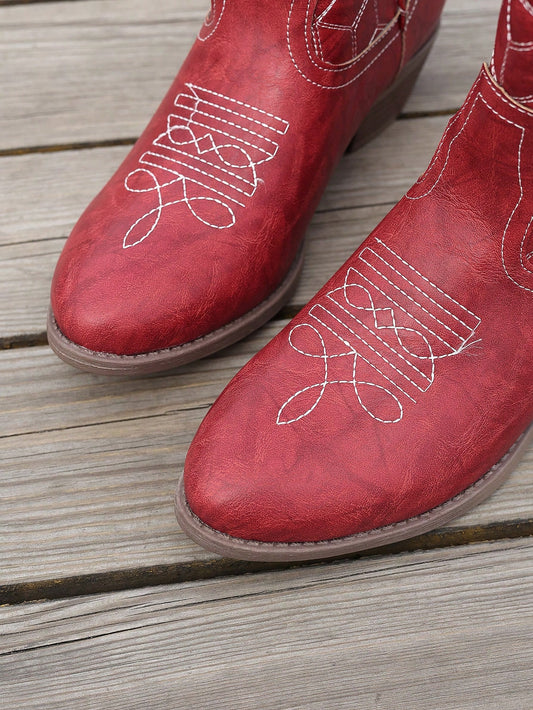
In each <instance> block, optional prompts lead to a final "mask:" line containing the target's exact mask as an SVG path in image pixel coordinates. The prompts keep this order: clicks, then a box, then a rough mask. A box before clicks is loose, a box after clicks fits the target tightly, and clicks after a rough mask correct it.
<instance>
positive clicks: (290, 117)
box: [51, 0, 444, 355]
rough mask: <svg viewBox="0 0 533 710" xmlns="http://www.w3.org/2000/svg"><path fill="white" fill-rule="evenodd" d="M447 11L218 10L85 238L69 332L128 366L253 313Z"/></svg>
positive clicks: (100, 202)
mask: <svg viewBox="0 0 533 710" xmlns="http://www.w3.org/2000/svg"><path fill="white" fill-rule="evenodd" d="M443 2H444V0H434V1H431V2H430V1H429V0H423V1H422V0H421V1H420V2H418V0H413V1H412V2H410V3H408V5H407V9H406V10H405V11H404V10H402V7H401V5H402V4H401V3H400V4H399V3H398V2H397V1H396V0H373V1H372V2H368V0H364V1H361V0H337V1H336V2H333V3H331V2H329V0H328V1H327V2H326V0H319V1H318V2H317V1H316V0H279V1H277V2H274V3H272V2H260V1H259V0H257V1H255V0H254V1H251V0H214V2H213V6H212V9H211V12H210V13H209V15H208V17H207V19H206V21H205V23H204V25H203V27H202V28H201V30H200V33H199V35H198V39H197V41H196V42H195V43H194V45H193V47H192V49H191V51H190V54H189V55H188V57H187V59H186V60H185V62H184V64H183V67H182V68H181V70H180V72H179V74H178V75H177V77H176V79H175V81H174V82H173V84H172V86H171V87H170V89H169V91H168V93H167V95H166V97H165V98H164V99H163V102H162V103H161V105H160V107H159V108H158V110H157V112H156V113H155V115H154V117H153V118H152V120H151V121H150V123H149V124H148V126H147V128H146V130H145V131H144V132H143V134H142V135H141V137H140V138H139V140H138V141H137V143H136V144H135V146H134V148H133V149H132V151H131V152H130V154H129V155H128V156H127V158H126V159H125V161H124V162H123V163H122V165H121V166H120V167H119V168H118V170H117V172H116V173H115V174H114V175H113V177H112V178H111V179H110V180H109V182H108V183H107V185H106V186H105V187H104V188H103V190H102V191H101V192H100V193H99V194H98V195H97V196H96V197H95V199H94V200H93V201H92V202H91V204H90V205H89V206H88V208H87V209H86V210H85V212H84V213H83V215H82V216H81V218H80V220H79V222H78V223H77V224H76V226H75V228H74V230H73V232H72V234H71V235H70V237H69V239H68V241H67V243H66V245H65V247H64V250H63V252H62V254H61V257H60V259H59V262H58V265H57V268H56V272H55V275H54V279H53V285H52V294H51V304H52V310H53V314H54V316H55V320H56V322H57V325H58V326H59V328H60V330H61V332H62V334H63V335H64V336H66V338H68V339H69V340H70V341H72V342H73V343H75V344H78V345H82V346H84V347H86V348H88V349H90V350H92V351H97V352H103V353H115V354H119V355H134V354H137V353H147V352H152V351H157V350H160V349H163V348H168V347H171V346H176V345H180V344H183V343H189V342H190V341H193V340H195V339H197V338H199V337H201V336H203V335H205V334H207V333H210V332H212V331H214V330H216V329H218V328H220V327H222V326H224V325H225V324H227V323H230V322H231V321H233V320H235V319H236V318H238V317H239V316H241V315H242V314H244V313H247V312H249V311H250V310H251V309H253V308H254V307H255V306H257V305H258V304H259V303H261V302H262V301H263V300H264V299H265V298H267V297H268V296H269V294H271V293H272V292H273V291H274V290H275V289H276V287H277V286H278V285H279V284H280V283H281V282H282V280H283V278H284V277H285V275H286V274H287V273H288V271H289V268H290V266H291V264H292V263H293V262H294V260H295V257H296V255H297V253H298V250H299V248H300V245H301V242H302V238H303V235H304V232H305V229H306V226H307V224H308V222H309V219H310V217H311V215H312V213H313V211H314V209H315V207H316V205H317V202H318V200H319V198H320V195H321V193H322V191H323V189H324V186H325V184H326V182H327V179H328V177H329V175H330V173H331V170H332V168H333V166H334V165H335V163H336V162H337V160H338V159H339V156H340V155H341V154H342V152H343V151H344V150H345V149H346V146H347V144H348V143H349V141H350V139H351V137H352V136H353V135H354V133H355V132H356V130H357V127H358V126H359V124H360V123H361V121H362V119H363V117H364V116H365V114H366V113H367V112H368V110H369V108H370V106H371V105H372V104H373V102H374V101H375V99H376V98H377V97H378V96H379V95H380V94H381V93H382V92H383V91H384V90H385V89H386V88H387V87H388V86H389V85H390V84H391V82H392V81H393V79H394V78H395V76H396V75H397V73H398V71H399V69H400V67H401V66H402V65H403V64H404V63H405V62H406V61H408V59H409V58H410V57H411V56H412V55H413V53H414V52H415V51H416V50H417V49H418V48H420V46H421V45H422V44H423V43H424V42H425V41H426V40H427V39H428V37H430V36H431V34H432V33H433V32H434V31H435V28H436V25H437V22H438V18H439V16H440V13H441V9H442V5H443Z"/></svg>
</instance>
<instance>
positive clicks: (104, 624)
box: [0, 540, 533, 710]
mask: <svg viewBox="0 0 533 710" xmlns="http://www.w3.org/2000/svg"><path fill="white" fill-rule="evenodd" d="M532 559H533V543H532V541H531V540H529V541H515V542H501V543H493V544H484V545H474V546H468V547H460V548H455V549H448V550H439V551H432V552H425V553H415V554H409V555H402V556H394V557H381V558H374V559H367V560H358V561H355V562H349V563H342V564H332V565H327V566H321V567H313V568H307V569H299V570H287V571H284V572H277V573H268V574H261V575H254V576H246V577H237V578H228V579H224V580H212V581H208V582H197V583H194V584H183V585H179V586H168V587H161V588H159V589H140V590H135V591H129V592H123V593H115V594H107V595H98V596H96V597H85V598H75V599H71V600H63V601H58V602H45V603H36V604H31V605H22V606H18V607H10V608H9V607H7V608H4V609H2V610H0V619H1V621H2V627H3V641H2V644H3V646H4V649H5V652H6V653H7V654H8V655H5V656H3V657H2V658H1V659H0V673H1V674H2V678H3V681H2V696H3V700H4V703H5V704H6V707H17V708H18V707H24V708H25V710H31V709H32V708H36V709H37V708H39V710H48V709H50V710H51V709H52V708H53V709H54V710H59V709H60V708H83V709H84V710H92V709H98V710H99V708H101V707H105V708H109V710H114V709H115V708H116V709H117V710H118V708H128V710H135V709H137V708H138V709H139V710H140V709H141V708H143V709H144V708H145V707H150V708H153V709H154V710H158V709H161V710H163V709H164V710H167V709H168V708H170V707H172V708H174V707H179V708H193V709H196V708H197V709H198V710H211V709H213V710H215V709H216V710H226V709H227V710H241V709H242V710H245V709H246V710H249V708H261V710H280V709H281V708H295V709H296V708H301V709H303V708H305V709H306V710H308V709H309V710H312V709H316V710H340V709H346V710H353V708H355V707H357V708H358V710H390V709H391V708H394V710H426V709H427V708H431V710H457V708H461V710H479V708H483V710H502V708H505V709H506V710H526V708H529V707H530V706H531V701H532V699H533V696H532V691H531V666H532V663H533V647H532V645H531V638H532V635H533V595H532V589H533V565H532V564H531V562H532Z"/></svg>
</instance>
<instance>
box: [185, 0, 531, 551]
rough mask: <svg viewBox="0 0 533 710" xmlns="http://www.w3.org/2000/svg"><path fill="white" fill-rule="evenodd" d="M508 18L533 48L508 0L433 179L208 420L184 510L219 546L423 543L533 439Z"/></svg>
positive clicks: (527, 169)
mask: <svg viewBox="0 0 533 710" xmlns="http://www.w3.org/2000/svg"><path fill="white" fill-rule="evenodd" d="M508 8H510V10H511V17H513V16H514V15H515V14H516V16H517V17H518V16H522V15H524V17H522V20H521V21H523V22H526V21H527V23H528V25H527V27H528V34H527V36H528V37H530V38H531V40H533V17H532V16H530V15H529V14H528V13H529V12H531V11H532V10H531V7H530V6H529V5H528V4H527V3H524V2H521V0H511V1H510V2H509V3H508V5H507V4H506V6H505V7H504V10H503V12H502V19H501V21H500V32H499V35H498V45H497V47H498V50H497V51H496V53H495V58H494V69H493V74H492V73H491V72H490V71H489V69H488V67H487V66H484V67H483V68H482V70H481V72H480V74H479V77H478V79H477V80H476V82H475V84H474V86H473V88H472V90H471V92H470V94H469V95H468V97H467V99H466V101H465V104H464V106H463V107H462V109H461V110H460V111H459V112H458V113H457V115H456V116H455V117H454V118H452V119H451V121H450V122H449V124H448V128H447V130H446V132H445V134H444V137H443V139H442V141H441V143H440V145H439V147H438V149H437V152H436V154H435V157H434V158H433V161H432V162H431V164H430V166H429V168H428V170H427V171H426V173H425V174H424V175H423V176H422V177H421V178H420V180H419V181H418V182H417V183H416V184H415V185H414V187H413V188H412V189H411V190H410V191H409V193H408V194H407V195H406V197H404V198H403V199H402V200H401V202H400V203H399V204H398V205H397V206H396V207H395V208H394V209H393V210H392V212H391V213H390V214H389V215H388V216H387V217H386V218H385V220H384V221H383V222H382V223H381V224H380V225H379V226H378V227H377V228H376V230H375V231H374V232H373V233H372V234H371V235H370V237H369V238H368V239H367V240H366V241H365V242H364V243H363V244H362V245H361V247H360V248H359V249H358V250H357V251H356V252H355V253H354V254H353V256H351V257H350V259H348V261H347V262H346V263H345V264H344V266H343V267H342V268H341V269H340V270H339V271H338V272H337V273H336V274H335V275H334V276H333V278H332V279H331V280H330V281H329V282H328V283H327V284H326V285H325V286H324V288H323V289H322V290H321V291H319V293H318V294H317V295H316V296H315V297H314V298H313V299H312V300H311V301H310V303H309V304H308V305H307V306H306V308H304V309H303V311H302V312H301V313H300V314H299V315H298V316H297V317H296V318H295V319H294V320H293V321H292V322H291V323H290V324H289V325H288V326H287V327H286V328H285V329H284V330H283V331H282V332H281V333H280V334H279V335H278V336H277V337H276V338H274V340H273V341H272V342H271V343H270V344H269V345H267V346H266V347H265V348H264V349H263V350H262V351H261V352H260V353H259V354H258V355H256V356H255V357H254V358H253V359H252V360H251V361H250V362H249V363H248V364H247V365H246V367H244V369H243V370H242V371H241V372H240V373H239V374H238V375H237V376H236V377H235V378H234V380H233V381H232V382H231V383H230V384H229V385H228V387H227V388H226V390H225V391H224V393H223V394H222V395H221V396H220V398H219V399H218V400H217V402H216V403H215V404H214V406H213V407H212V409H211V411H210V412H209V414H208V416H207V417H206V419H205V421H204V422H203V424H202V425H201V427H200V429H199V431H198V434H197V436H196V438H195V440H194V441H193V443H192V446H191V448H190V451H189V453H188V456H187V461H186V465H185V473H184V481H182V483H181V484H180V488H179V491H178V496H177V515H178V520H179V522H180V524H181V525H182V527H183V529H184V530H185V531H187V532H188V533H189V534H190V536H191V537H192V538H193V539H194V540H196V541H197V542H199V543H200V544H202V545H204V546H205V547H207V548H209V549H211V550H214V551H216V552H219V553H221V554H224V555H229V556H231V557H237V558H244V559H247V558H249V559H257V560H267V559H270V560H294V559H308V558H319V557H327V556H332V555H338V554H341V553H346V552H353V551H357V550H362V549H365V548H370V547H376V546H379V545H383V544H385V543H390V542H393V541H396V540H400V539H404V538H407V537H411V536H414V535H417V534H419V533H422V532H425V531H427V530H430V529H432V528H435V527H437V526H439V525H443V524H444V523H446V522H447V521H448V520H450V519H451V518H453V517H455V516H457V515H459V514H460V513H462V512H463V511H465V510H467V509H469V508H470V507H472V506H473V505H474V504H476V503H477V502H479V501H480V500H482V499H483V498H485V497H486V496H487V495H489V494H490V493H491V492H492V491H493V490H494V489H495V488H496V487H497V486H498V485H500V483H501V482H502V481H503V479H504V477H505V476H506V475H507V474H508V473H509V471H510V470H511V468H512V467H513V466H514V465H515V463H516V461H517V460H518V458H519V456H520V455H521V454H522V453H523V451H524V449H525V448H526V447H527V445H528V442H530V441H531V440H532V438H533V426H532V425H531V422H532V419H533V227H532V225H533V217H532V215H533V109H530V108H528V107H527V106H526V105H524V104H520V103H519V102H518V101H516V100H514V99H513V98H511V96H510V95H509V93H508V92H507V91H506V89H505V87H506V86H507V83H506V81H507V79H505V77H509V87H510V88H511V87H512V91H513V92H515V93H518V94H520V95H521V96H525V95H527V94H528V93H530V92H531V89H532V87H533V83H532V82H533V80H532V77H533V71H532V70H533V52H532V54H531V57H530V63H529V65H528V73H527V74H520V73H519V72H525V68H526V62H525V60H524V58H523V55H522V54H520V55H519V56H517V57H515V55H514V54H513V53H512V50H509V52H506V51H504V52H503V55H505V56H507V62H508V69H507V71H506V72H505V74H504V72H503V61H502V60H501V57H502V52H501V49H502V44H501V43H502V41H504V40H505V41H507V40H506V39H505V38H506V37H507V35H502V33H503V32H504V31H505V32H506V29H507V10H508ZM524 11H525V14H524ZM525 15H527V17H526V16H525ZM522 29H524V28H523V27H522ZM502 37H503V39H502ZM529 44H530V45H531V46H532V47H533V44H532V43H531V42H530V43H529ZM529 48H530V47H529V46H528V51H529ZM512 49H513V50H514V41H513V45H512ZM515 59H516V62H515ZM511 66H512V67H513V68H512V70H511V69H510V68H511ZM500 76H504V79H503V80H504V87H502V86H500V85H499V84H498V83H497V80H496V79H495V77H500ZM511 77H512V78H511Z"/></svg>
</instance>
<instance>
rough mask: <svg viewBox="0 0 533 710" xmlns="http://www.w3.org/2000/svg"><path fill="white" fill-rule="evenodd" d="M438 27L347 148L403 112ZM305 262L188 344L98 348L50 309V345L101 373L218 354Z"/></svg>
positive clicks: (280, 297) (286, 290)
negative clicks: (71, 332) (124, 351)
mask: <svg viewBox="0 0 533 710" xmlns="http://www.w3.org/2000/svg"><path fill="white" fill-rule="evenodd" d="M437 31H438V28H437V30H435V32H434V33H433V35H432V36H431V38H430V39H429V40H428V41H427V42H426V44H425V45H424V46H423V47H422V48H421V49H420V50H419V51H418V52H417V54H416V55H415V56H414V57H413V58H412V59H411V60H410V61H409V62H407V64H406V65H405V67H404V68H403V69H402V70H401V71H400V73H399V74H398V76H397V78H396V79H395V80H394V82H393V83H392V84H391V86H390V87H389V88H388V89H386V90H385V91H384V93H383V94H382V95H381V96H380V98H379V99H378V100H377V101H376V103H375V104H374V106H373V107H372V108H371V109H370V111H369V112H368V114H367V115H366V117H365V118H364V119H363V121H362V123H361V124H360V126H359V128H358V129H357V133H356V134H355V136H354V137H353V139H352V140H351V142H350V144H349V146H348V148H347V149H346V152H353V151H355V150H358V149H359V148H361V147H363V146H364V145H365V144H366V143H368V142H369V141H371V140H372V139H374V138H375V137H376V136H377V135H379V134H380V133H381V132H382V131H384V130H385V129H386V128H387V127H388V126H389V125H390V124H391V123H393V121H394V120H395V119H396V118H397V116H398V114H399V113H400V112H401V110H402V108H403V106H404V105H405V102H406V101H407V99H408V98H409V96H410V94H411V91H412V90H413V87H414V85H415V83H416V80H417V78H418V76H419V74H420V72H421V70H422V67H423V66H424V63H425V61H426V59H427V57H428V55H429V53H430V51H431V48H432V46H433V43H434V41H435V37H436V35H437ZM302 266H303V248H301V249H300V250H299V252H298V254H297V256H296V258H295V260H294V262H293V263H292V266H291V268H290V270H289V272H288V274H287V275H286V277H285V279H284V280H283V282H282V283H281V285H280V286H278V288H277V289H276V290H275V291H274V292H273V293H272V294H271V295H270V296H269V297H268V298H266V299H265V300H264V301H262V303H260V304H259V305H258V306H256V307H255V308H253V309H252V310H250V311H248V313H245V314H244V315H243V316H241V317H240V318H237V319H235V320H233V321H231V322H230V323H228V324H226V325H224V326H222V327H221V328H218V329H217V330H214V331H212V332H211V333H208V334H207V335H204V336H202V337H200V338H196V339H195V340H193V341H191V342H189V343H183V344H182V345H175V346H173V347H169V348H164V349H162V350H154V351H151V352H147V353H138V354H135V355H118V354H115V353H107V352H98V351H95V350H91V349H89V348H85V347H83V345H78V344H77V343H74V342H73V341H72V340H70V339H69V338H67V336H66V335H64V333H62V332H61V329H60V328H59V326H58V324H57V322H56V320H55V317H54V314H53V312H52V309H51V308H50V309H49V312H48V321H47V335H48V344H49V345H50V347H51V348H52V350H53V351H54V352H55V353H56V355H57V356H58V357H60V358H61V359H62V360H64V361H65V362H66V363H68V364H69V365H72V366H74V367H76V368H78V369H80V370H85V371H86V372H92V373H96V374H101V375H148V374H151V373H154V372H162V371H164V370H172V369H174V368H177V367H181V366H182V365H186V364H188V363H190V362H193V361H195V360H200V359H201V358H204V357H207V356H208V355H212V354H213V353H215V352H217V351H218V350H222V349H223V348H225V347H228V346H229V345H233V343H236V342H237V341H239V340H241V339H242V338H244V337H246V336H247V335H249V334H250V333H252V332H253V331H254V330H257V329H258V328H260V327H261V326H262V325H264V324H265V323H266V322H267V321H269V320H270V319H271V318H272V317H273V316H274V315H275V314H276V313H277V312H278V311H279V310H280V309H281V308H282V307H283V306H284V305H285V304H286V303H287V302H288V301H289V299H290V298H291V296H292V295H293V293H294V291H295V289H296V286H297V283H298V278H299V276H300V273H301V270H302Z"/></svg>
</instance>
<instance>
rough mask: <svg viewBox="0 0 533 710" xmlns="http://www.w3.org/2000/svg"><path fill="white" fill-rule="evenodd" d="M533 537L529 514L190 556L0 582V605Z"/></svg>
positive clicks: (531, 521)
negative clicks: (280, 554)
mask: <svg viewBox="0 0 533 710" xmlns="http://www.w3.org/2000/svg"><path fill="white" fill-rule="evenodd" d="M530 537H533V518H531V519H529V520H513V521H510V522H503V523H489V524H487V525H469V526H465V527H462V528H458V529H448V528H442V529H440V530H435V531H431V532H429V533H425V534H424V535H419V536H418V537H415V538H411V539H409V540H404V541H402V542H397V543H394V544H392V545H386V546H383V547H379V548H373V549H370V550H365V551H364V552H358V553H354V554H351V555H350V554H348V555H342V556H340V557H336V558H331V559H326V560H321V561H319V562H317V561H316V560H310V561H307V562H299V563H294V562H285V563H284V562H277V563H266V562H250V561H244V560H233V559H230V558H226V557H223V558H218V557H215V558H212V559H208V560H194V561H189V562H183V563H176V564H164V565H152V566H150V567H141V568H137V569H125V570H112V571H109V572H101V573H96V574H84V575H75V576H71V577H65V578H61V579H45V580H37V581H32V582H22V583H18V584H4V585H1V586H0V606H3V605H16V604H23V603H26V602H34V601H44V600H57V599H70V598H73V597H81V596H92V595H95V594H103V593H112V592H120V591H126V590H132V589H141V588H146V587H158V586H162V585H169V584H183V583H185V582H197V581H201V580H209V579H216V578H218V577H234V576H239V575H243V574H250V573H260V572H272V571H276V570H286V569H298V568H306V567H310V566H312V567H321V566H325V565H330V564H335V563H338V562H341V561H349V560H352V561H353V560H359V559H365V558H368V557H377V556H383V555H400V554H402V553H406V552H421V551H430V550H440V549H444V548H450V547H461V546H463V545H473V544H480V543H488V542H502V541H504V540H516V539H526V538H530Z"/></svg>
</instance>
